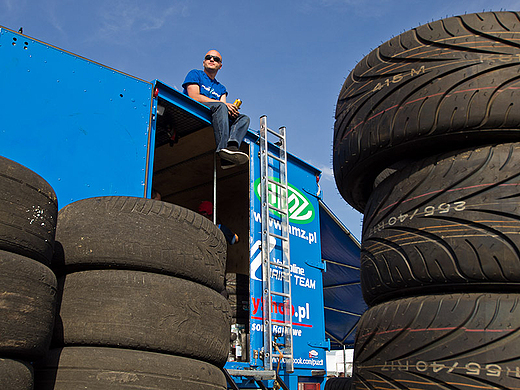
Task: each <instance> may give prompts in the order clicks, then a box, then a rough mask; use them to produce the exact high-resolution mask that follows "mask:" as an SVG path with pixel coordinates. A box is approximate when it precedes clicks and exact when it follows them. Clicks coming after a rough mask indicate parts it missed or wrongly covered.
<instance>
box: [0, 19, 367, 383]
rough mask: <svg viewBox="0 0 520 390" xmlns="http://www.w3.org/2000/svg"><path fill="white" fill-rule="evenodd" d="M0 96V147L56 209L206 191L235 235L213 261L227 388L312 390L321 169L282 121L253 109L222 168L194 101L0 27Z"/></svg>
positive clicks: (189, 201)
mask: <svg viewBox="0 0 520 390" xmlns="http://www.w3.org/2000/svg"><path fill="white" fill-rule="evenodd" d="M0 95H1V97H2V104H1V105H0V118H1V120H0V155H1V156H4V157H6V158H9V159H11V160H14V161H16V162H18V163H20V164H22V165H24V166H26V167H28V168H29V169H31V170H33V171H35V172H36V173H38V174H39V175H41V176H42V177H43V178H44V179H45V180H46V181H48V183H50V184H51V186H52V187H53V188H54V190H55V191H56V194H57V197H58V204H59V207H60V208H62V207H64V206H66V205H67V204H69V203H72V202H75V201H78V200H81V199H85V198H90V197H98V196H114V195H121V196H135V197H145V198H150V197H152V192H154V194H155V193H159V194H160V195H161V199H162V201H164V202H170V203H174V204H177V205H180V206H183V207H185V208H188V209H191V210H194V211H196V210H197V207H198V205H199V204H200V203H201V202H202V201H211V202H212V203H213V207H214V213H213V218H214V221H215V222H219V223H220V222H221V223H223V224H225V225H226V226H228V227H229V228H230V229H232V230H233V231H234V232H235V233H236V234H237V235H238V237H239V238H240V239H239V241H238V243H236V244H235V245H231V246H228V254H227V263H226V274H227V275H228V282H229V283H231V284H234V285H235V287H236V289H237V291H238V290H240V291H243V292H244V293H243V294H238V293H237V294H236V295H234V298H235V299H236V300H235V301H233V302H232V305H234V309H235V310H236V313H237V315H236V316H235V318H234V319H233V321H232V324H231V327H232V333H233V335H234V336H233V338H232V340H231V341H230V354H229V359H228V362H227V363H226V365H225V370H224V371H225V373H226V374H227V377H228V383H229V386H230V387H231V388H266V387H269V388H271V387H273V386H275V387H276V386H281V387H282V388H287V389H291V390H297V389H298V390H303V389H305V390H315V389H320V388H321V389H323V385H324V381H325V368H326V362H325V355H326V351H327V350H328V349H329V348H330V341H329V339H328V338H326V329H325V316H324V297H323V291H324V290H323V276H322V274H323V272H324V271H325V269H326V264H325V262H324V261H323V259H322V251H321V241H322V240H321V235H320V210H323V206H320V203H321V200H320V187H319V177H320V171H319V170H317V169H316V168H314V167H313V166H311V165H310V164H308V163H306V162H304V161H302V160H301V159H299V158H297V157H295V156H294V155H292V154H290V153H288V152H287V150H286V135H285V134H286V131H285V129H284V128H283V127H282V128H279V129H277V130H272V129H270V128H269V127H268V126H267V118H266V117H262V118H260V131H255V130H253V129H249V131H248V133H247V135H246V138H245V140H244V142H243V144H242V146H241V150H242V151H243V152H245V153H247V154H248V155H249V158H250V162H249V164H244V165H240V166H237V167H234V168H232V169H226V170H223V169H221V168H220V164H219V161H218V157H217V156H216V154H215V152H214V151H215V141H214V136H213V129H212V127H211V116H210V111H209V109H208V108H207V107H206V106H204V105H202V104H200V103H198V102H196V101H194V100H192V99H191V98H189V97H188V96H186V95H184V94H182V93H181V92H179V91H177V90H176V89H175V88H172V87H170V86H168V85H167V84H165V83H163V82H161V81H159V80H154V81H151V82H150V81H145V80H141V79H139V78H136V77H133V76H131V75H128V74H125V73H123V72H120V71H117V70H115V69H112V68H110V67H107V66H104V65H101V64H99V63H96V62H94V61H92V60H89V59H86V58H83V57H81V56H79V55H76V54H73V53H70V52H67V51H65V50H62V49H59V48H57V47H54V46H52V45H50V44H47V43H44V42H41V41H38V40H36V39H34V38H31V37H28V36H26V35H23V34H21V33H17V32H15V31H12V30H9V29H7V28H4V27H0ZM29 102H30V104H28V103H29ZM288 133H290V131H288ZM350 239H351V240H352V242H354V241H355V239H354V238H350ZM353 247H356V245H354V246H353ZM357 250H359V244H357ZM353 268H355V267H353ZM354 271H355V269H354ZM244 296H246V299H244V298H243V297H244ZM336 311H338V310H336ZM240 313H245V315H240ZM360 314H361V313H359V315H360ZM356 316H357V314H356V315H355V316H354V317H356ZM356 321H357V319H356ZM351 327H355V326H351ZM350 333H352V332H350ZM350 333H349V334H350Z"/></svg>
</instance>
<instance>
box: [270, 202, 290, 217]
mask: <svg viewBox="0 0 520 390" xmlns="http://www.w3.org/2000/svg"><path fill="white" fill-rule="evenodd" d="M267 206H268V207H269V208H270V209H272V210H274V211H278V212H279V213H280V214H285V215H287V211H285V210H282V209H279V208H278V207H274V206H271V205H270V204H267Z"/></svg>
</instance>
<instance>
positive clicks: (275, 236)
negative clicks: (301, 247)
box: [269, 233, 289, 241]
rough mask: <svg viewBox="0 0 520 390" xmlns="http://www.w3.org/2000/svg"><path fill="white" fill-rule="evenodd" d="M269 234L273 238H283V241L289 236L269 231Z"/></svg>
mask: <svg viewBox="0 0 520 390" xmlns="http://www.w3.org/2000/svg"><path fill="white" fill-rule="evenodd" d="M269 235H270V236H273V237H274V238H278V239H279V240H284V241H287V240H289V237H285V236H280V235H279V234H275V233H269Z"/></svg>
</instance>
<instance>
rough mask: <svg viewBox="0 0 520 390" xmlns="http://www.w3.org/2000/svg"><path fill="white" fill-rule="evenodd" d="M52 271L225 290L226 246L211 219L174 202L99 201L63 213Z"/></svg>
mask: <svg viewBox="0 0 520 390" xmlns="http://www.w3.org/2000/svg"><path fill="white" fill-rule="evenodd" d="M56 241H58V242H59V244H57V248H56V251H57V252H59V253H60V254H61V255H60V254H58V255H57V256H56V259H55V261H54V265H53V267H54V268H55V269H56V271H57V272H61V269H62V268H63V267H65V268H67V269H66V272H71V271H73V270H81V269H92V268H108V267H115V268H124V269H132V270H142V271H150V272H156V273H164V274H168V275H173V276H178V277H181V278H185V279H189V280H194V281H196V282H199V283H201V284H204V285H206V286H208V287H211V288H214V289H215V290H217V291H218V292H220V291H222V290H223V289H224V269H225V264H226V241H225V239H224V235H223V234H222V232H221V231H220V230H219V229H218V228H216V227H215V225H213V224H212V223H211V221H209V220H208V219H207V218H204V217H203V216H201V215H199V214H197V213H194V212H193V211H190V210H188V209H185V208H183V207H180V206H176V205H173V204H171V203H165V202H161V201H157V200H152V199H144V198H131V197H100V198H90V199H84V200H81V201H78V202H75V203H71V204H69V205H67V206H65V207H64V208H63V209H61V210H60V212H59V215H58V228H57V233H56Z"/></svg>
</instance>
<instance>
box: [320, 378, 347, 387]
mask: <svg viewBox="0 0 520 390" xmlns="http://www.w3.org/2000/svg"><path fill="white" fill-rule="evenodd" d="M351 383H352V378H349V377H344V378H343V377H337V378H329V379H327V381H326V382H325V389H324V390H349V389H350V385H351Z"/></svg>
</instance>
